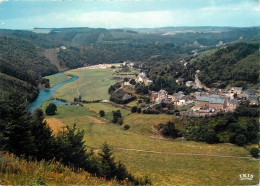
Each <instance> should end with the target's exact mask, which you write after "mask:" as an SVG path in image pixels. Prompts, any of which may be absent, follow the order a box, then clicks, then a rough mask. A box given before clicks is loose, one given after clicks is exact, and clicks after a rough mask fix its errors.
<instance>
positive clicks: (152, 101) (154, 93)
mask: <svg viewBox="0 0 260 186" xmlns="http://www.w3.org/2000/svg"><path fill="white" fill-rule="evenodd" d="M157 98H158V92H155V91H153V92H152V93H151V97H150V102H151V103H155V100H156V99H157Z"/></svg>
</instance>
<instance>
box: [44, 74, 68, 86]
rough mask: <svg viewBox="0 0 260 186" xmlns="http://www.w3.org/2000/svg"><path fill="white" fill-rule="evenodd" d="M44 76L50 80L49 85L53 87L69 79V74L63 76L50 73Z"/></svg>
mask: <svg viewBox="0 0 260 186" xmlns="http://www.w3.org/2000/svg"><path fill="white" fill-rule="evenodd" d="M44 78H46V79H49V80H50V86H51V87H53V86H55V85H57V84H59V83H61V82H63V81H67V80H69V79H71V77H70V76H63V75H51V76H45V77H44Z"/></svg>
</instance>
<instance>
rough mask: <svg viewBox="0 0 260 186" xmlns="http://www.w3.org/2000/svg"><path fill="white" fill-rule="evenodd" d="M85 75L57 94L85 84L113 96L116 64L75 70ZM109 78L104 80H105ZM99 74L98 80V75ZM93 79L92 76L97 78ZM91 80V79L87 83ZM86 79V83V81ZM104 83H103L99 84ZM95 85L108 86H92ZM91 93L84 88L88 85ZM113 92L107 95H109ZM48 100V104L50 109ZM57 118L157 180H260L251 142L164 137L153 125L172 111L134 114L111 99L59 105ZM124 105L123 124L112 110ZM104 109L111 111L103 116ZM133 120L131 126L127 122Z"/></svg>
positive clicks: (101, 95)
mask: <svg viewBox="0 0 260 186" xmlns="http://www.w3.org/2000/svg"><path fill="white" fill-rule="evenodd" d="M67 73H68V74H73V75H78V76H79V79H78V80H76V81H74V82H72V83H69V84H67V85H65V86H63V87H61V88H60V89H59V90H58V92H57V93H56V94H55V97H58V98H62V99H66V100H73V98H74V97H75V96H77V92H74V91H73V90H74V89H75V88H76V87H79V90H80V92H81V93H82V99H86V100H88V99H87V97H88V96H87V95H89V96H90V97H93V98H92V99H93V100H94V99H108V94H107V88H108V87H109V86H110V84H113V83H114V82H115V81H114V80H113V75H112V72H111V71H110V70H93V71H83V70H72V71H69V72H67ZM102 79H104V81H102ZM95 80H96V81H95ZM91 81H92V82H91ZM83 83H85V85H83ZM80 85H82V86H80ZM99 85H100V86H101V87H98V86H99ZM89 87H92V88H93V89H96V90H99V91H102V90H103V92H96V93H94V92H91V91H90V90H88V88H89ZM83 90H84V91H86V92H85V94H83V92H84V91H83ZM106 96H107V97H106ZM47 104H48V102H46V103H44V104H43V105H42V108H43V110H45V108H46V106H47ZM57 107H58V110H57V115H54V116H46V118H56V119H58V120H60V121H61V122H62V123H64V124H65V125H73V124H74V123H76V124H77V126H78V128H80V129H83V130H84V131H85V141H86V145H87V149H88V150H90V149H93V150H95V151H98V150H99V149H100V148H101V146H102V144H103V143H104V142H107V143H108V144H110V145H111V146H112V147H113V148H114V156H115V157H116V159H117V160H120V161H122V162H123V163H124V164H125V165H126V166H127V169H128V170H129V171H130V172H131V173H133V174H134V175H136V176H145V175H147V176H149V177H150V179H151V181H152V183H153V184H155V185H246V184H247V185H248V184H250V185H254V184H257V183H258V180H259V176H258V161H256V160H254V159H251V158H250V156H249V153H248V151H247V150H246V149H245V148H242V147H238V146H235V145H232V144H207V143H201V142H194V141H186V140H184V139H176V140H171V139H165V138H162V137H161V136H160V135H159V134H158V132H157V131H156V130H155V129H154V127H153V126H155V125H158V124H159V123H166V122H168V121H173V120H174V117H173V116H172V115H165V114H159V115H144V114H137V113H134V114H132V113H131V112H130V110H128V109H123V108H117V107H115V106H113V105H111V104H110V103H89V104H84V105H83V106H77V105H72V106H69V105H64V106H61V105H58V106H57ZM117 109H120V111H121V113H122V116H123V120H124V123H123V125H121V126H120V125H118V124H112V123H111V122H110V121H111V119H112V111H113V110H117ZM100 110H104V111H105V113H106V116H105V117H104V118H102V117H100V116H99V111H100ZM126 124H128V125H129V126H130V129H129V130H124V128H123V126H124V125H126ZM245 173H246V174H253V175H254V180H253V181H242V180H240V179H239V175H240V174H245Z"/></svg>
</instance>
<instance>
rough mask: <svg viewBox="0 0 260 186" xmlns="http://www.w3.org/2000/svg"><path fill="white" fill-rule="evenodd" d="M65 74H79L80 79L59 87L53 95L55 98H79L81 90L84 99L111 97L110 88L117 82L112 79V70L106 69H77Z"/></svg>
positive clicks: (70, 99) (68, 99)
mask: <svg viewBox="0 0 260 186" xmlns="http://www.w3.org/2000/svg"><path fill="white" fill-rule="evenodd" d="M65 74H72V75H75V76H78V77H79V79H77V80H75V81H73V82H71V83H68V84H66V85H64V86H62V87H61V88H59V89H58V90H57V91H56V92H55V94H54V95H53V97H54V98H61V99H65V100H67V101H73V100H74V98H78V96H79V94H78V92H79V93H80V95H81V99H82V100H87V101H93V100H100V99H102V100H103V99H109V94H108V88H109V87H110V85H112V84H114V83H115V80H113V79H112V78H113V76H112V72H111V71H110V70H106V69H105V70H103V69H96V70H94V69H93V70H83V69H75V70H70V71H68V72H66V73H65Z"/></svg>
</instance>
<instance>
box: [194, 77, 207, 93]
mask: <svg viewBox="0 0 260 186" xmlns="http://www.w3.org/2000/svg"><path fill="white" fill-rule="evenodd" d="M194 82H195V85H196V87H198V88H204V89H206V90H209V88H208V87H207V86H206V85H204V84H203V83H202V82H201V81H200V80H199V77H198V74H196V75H195V81H194Z"/></svg>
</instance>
